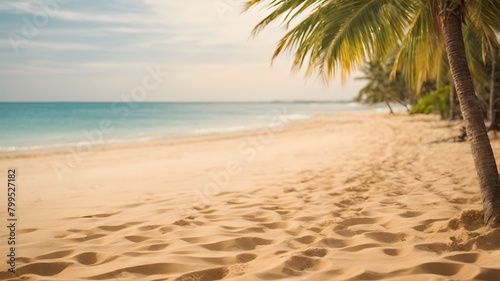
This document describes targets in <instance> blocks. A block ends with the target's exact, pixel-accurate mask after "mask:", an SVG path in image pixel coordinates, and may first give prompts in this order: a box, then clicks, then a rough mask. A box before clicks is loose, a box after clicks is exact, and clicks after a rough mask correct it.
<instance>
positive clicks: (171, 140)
mask: <svg viewBox="0 0 500 281" xmlns="http://www.w3.org/2000/svg"><path fill="white" fill-rule="evenodd" d="M351 114H353V115H356V114H375V115H377V114H385V113H380V112H363V111H360V112H338V113H329V114H320V115H315V116H310V117H309V118H306V119H292V120H288V123H287V124H285V125H284V127H282V126H280V125H279V126H276V127H278V130H279V131H281V130H282V129H281V128H280V127H282V128H283V129H284V128H287V127H289V126H293V125H295V124H301V123H307V122H311V121H314V119H318V118H328V117H332V116H337V115H351ZM269 123H271V122H269ZM304 126H307V124H305V125H304ZM274 128H275V127H273V126H269V125H268V126H263V127H261V128H252V129H245V130H241V131H234V132H214V133H204V134H189V135H179V136H173V137H161V138H150V139H147V140H130V141H127V140H123V141H117V142H102V143H97V144H93V143H92V142H91V141H90V140H87V141H81V142H78V143H70V144H56V145H49V146H51V147H45V146H43V145H39V146H43V147H40V148H38V147H37V148H19V149H13V150H0V160H1V159H11V158H17V157H21V158H30V157H36V156H43V155H47V154H66V153H68V152H75V151H76V150H78V146H79V144H80V143H82V142H84V143H86V144H87V143H89V144H90V145H87V146H90V147H91V150H96V151H99V150H101V151H106V150H113V149H127V148H140V147H142V146H154V145H176V144H182V143H196V142H204V141H213V140H218V139H226V138H239V137H243V136H251V135H254V134H258V133H259V132H262V131H266V130H271V131H273V129H274ZM52 146H53V147H52ZM83 153H85V152H83Z"/></svg>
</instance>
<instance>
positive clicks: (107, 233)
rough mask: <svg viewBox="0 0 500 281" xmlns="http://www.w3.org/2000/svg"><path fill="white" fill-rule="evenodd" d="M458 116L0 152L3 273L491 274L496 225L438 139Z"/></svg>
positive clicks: (28, 276) (347, 117)
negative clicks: (11, 237)
mask: <svg viewBox="0 0 500 281" xmlns="http://www.w3.org/2000/svg"><path fill="white" fill-rule="evenodd" d="M461 126H462V124H461V123H460V122H454V123H449V122H447V121H440V120H439V119H438V117H435V116H407V115H405V114H400V115H395V116H390V115H388V114H381V113H349V114H339V115H331V116H321V117H317V118H314V119H311V120H307V121H301V122H295V123H292V124H289V125H288V126H286V127H284V128H283V127H276V128H273V129H272V130H271V129H267V130H262V131H253V132H244V133H235V134H226V135H215V136H199V137H190V138H182V139H175V140H167V141H161V142H148V143H138V144H128V145H116V146H105V147H86V148H81V149H80V150H79V151H77V150H75V149H64V150H51V151H37V152H16V153H3V154H0V171H1V173H2V174H1V176H0V178H1V179H2V181H5V182H6V175H7V169H9V168H15V169H16V172H17V183H18V188H17V199H18V201H17V206H16V208H17V209H16V210H17V218H18V221H17V222H16V230H17V234H16V239H17V241H16V242H17V243H16V255H17V257H16V258H17V259H16V274H12V273H10V272H7V271H6V270H7V268H8V265H7V264H6V262H5V261H7V259H8V257H6V254H8V250H9V249H8V245H7V243H6V240H7V238H8V233H7V228H6V226H7V225H8V224H7V222H6V220H5V216H6V212H5V211H4V209H5V208H6V202H7V198H6V192H1V193H0V206H2V208H1V210H2V212H0V216H1V218H2V221H3V222H2V224H0V229H2V230H1V231H0V256H2V257H3V258H2V259H3V260H5V261H3V260H2V262H1V263H0V264H1V265H2V266H0V271H1V272H0V279H2V280H36V281H41V280H45V281H49V280H50V281H53V280H75V281H76V280H147V281H160V280H169V281H174V280H177V281H188V280H189V281H212V280H234V281H236V280H238V281H240V280H241V281H242V280H290V281H304V280H311V281H323V280H500V266H499V264H500V229H488V228H486V227H484V226H483V224H482V214H481V208H482V205H481V198H480V193H479V185H478V181H477V178H476V174H475V169H474V164H473V162H472V156H471V154H470V148H469V144H468V143H467V142H460V143H458V142H452V141H450V140H447V141H443V140H446V139H449V138H451V137H453V136H456V135H458V134H459V128H460V127H461ZM492 145H493V149H494V151H495V152H496V155H497V156H500V140H496V139H493V138H492ZM498 160H500V159H497V161H498ZM4 186H5V187H4V189H6V186H7V184H6V183H5V184H4ZM3 224H5V226H4V225H3Z"/></svg>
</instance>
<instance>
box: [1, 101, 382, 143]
mask: <svg viewBox="0 0 500 281" xmlns="http://www.w3.org/2000/svg"><path fill="white" fill-rule="evenodd" d="M355 111H387V109H386V108H385V105H375V106H367V105H361V104H357V103H345V102H339V103H335V102H328V103H327V102H325V103H323V102H267V103H265V102H262V103H258V102H256V103H84V102H71V103H69V102H60V103H48V102H47V103H0V152H2V151H3V152H6V151H17V150H35V149H45V148H58V147H68V146H77V145H78V144H80V143H82V142H88V143H91V144H93V145H103V144H112V143H126V142H140V141H149V140H160V139H170V138H177V137H183V136H193V135H206V134H221V133H228V132H238V131H246V130H255V129H259V128H266V127H273V126H280V125H283V123H289V122H295V121H299V120H305V119H309V118H312V117H314V116H318V115H322V114H335V113H343V112H355ZM280 120H281V121H280ZM282 120H287V122H282ZM280 123H281V124H280Z"/></svg>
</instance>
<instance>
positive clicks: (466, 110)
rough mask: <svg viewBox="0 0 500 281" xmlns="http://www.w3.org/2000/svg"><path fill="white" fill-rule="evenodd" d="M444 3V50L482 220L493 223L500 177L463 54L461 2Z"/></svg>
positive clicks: (499, 206) (499, 208) (499, 205)
mask: <svg viewBox="0 0 500 281" xmlns="http://www.w3.org/2000/svg"><path fill="white" fill-rule="evenodd" d="M448 3H449V5H448V7H445V9H444V10H443V11H444V13H442V14H441V20H442V23H443V26H442V28H443V33H444V39H445V46H446V52H447V55H448V61H449V62H450V68H451V73H452V76H453V81H454V83H455V88H456V91H457V97H458V101H459V103H460V108H461V110H462V114H463V117H464V120H465V127H466V129H467V136H469V140H470V147H471V150H472V156H473V158H474V164H475V166H476V171H477V175H478V177H479V185H480V188H481V194H482V197H483V209H484V222H485V224H486V225H491V226H495V225H498V224H500V179H499V178H498V170H497V165H496V161H495V157H494V155H493V150H492V149H491V144H490V140H489V138H488V134H487V133H486V126H485V124H484V121H483V115H482V113H481V109H480V107H479V103H478V99H477V97H476V95H475V94H474V85H473V83H472V78H471V74H470V71H469V67H468V64H467V59H466V55H465V46H464V40H463V36H462V12H463V7H462V6H461V5H462V4H461V3H462V2H461V1H457V0H452V1H449V2H448Z"/></svg>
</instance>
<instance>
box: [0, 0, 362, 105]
mask: <svg viewBox="0 0 500 281" xmlns="http://www.w3.org/2000/svg"><path fill="white" fill-rule="evenodd" d="M244 2H245V0H183V1H179V0H106V1H102V0H85V1H84V0H38V1H26V0H2V1H1V2H0V101H116V100H120V99H123V98H127V97H130V96H132V97H136V98H137V99H138V100H140V101H165V102H196V101H199V102H201V101H275V100H281V101H290V100H350V99H352V98H353V97H354V96H355V95H356V94H357V92H358V91H359V89H360V88H362V87H363V85H364V82H363V81H358V80H354V79H350V80H349V81H347V82H346V83H344V84H342V83H340V79H337V80H334V81H332V82H331V83H330V84H329V85H326V84H325V83H323V82H322V81H321V79H318V78H316V77H310V78H307V79H306V78H305V77H304V76H303V74H301V73H295V74H294V73H292V72H291V70H290V69H291V61H292V60H291V56H290V55H288V56H287V55H285V56H282V57H279V58H278V59H277V60H276V61H275V62H274V63H273V65H272V66H271V57H272V54H273V51H274V47H275V45H276V43H277V42H278V40H279V39H280V38H281V36H282V35H283V34H284V29H283V28H282V27H280V26H279V25H277V24H276V25H273V26H270V27H269V28H267V29H266V30H264V31H263V32H262V33H260V34H259V35H258V36H257V37H251V36H250V34H251V31H252V28H253V26H254V25H255V24H256V23H258V22H259V20H261V19H262V18H263V17H264V16H265V15H266V10H265V9H259V8H255V9H253V10H250V11H248V12H245V13H242V7H243V4H244ZM151 72H156V73H157V74H156V77H159V78H158V79H156V80H152V81H153V82H154V83H152V82H151V81H150V82H148V83H149V84H148V85H149V87H146V88H148V89H146V91H145V92H144V91H143V92H141V93H142V94H139V92H140V91H139V90H138V89H140V88H141V86H142V88H143V89H144V88H145V87H144V85H143V84H144V83H145V82H144V80H145V79H148V78H145V77H147V76H154V74H151ZM353 76H354V77H355V76H356V75H353ZM354 77H353V78H354ZM150 78H151V77H150ZM153 78H154V77H153ZM153 86H154V87H153ZM134 91H136V92H134Z"/></svg>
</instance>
